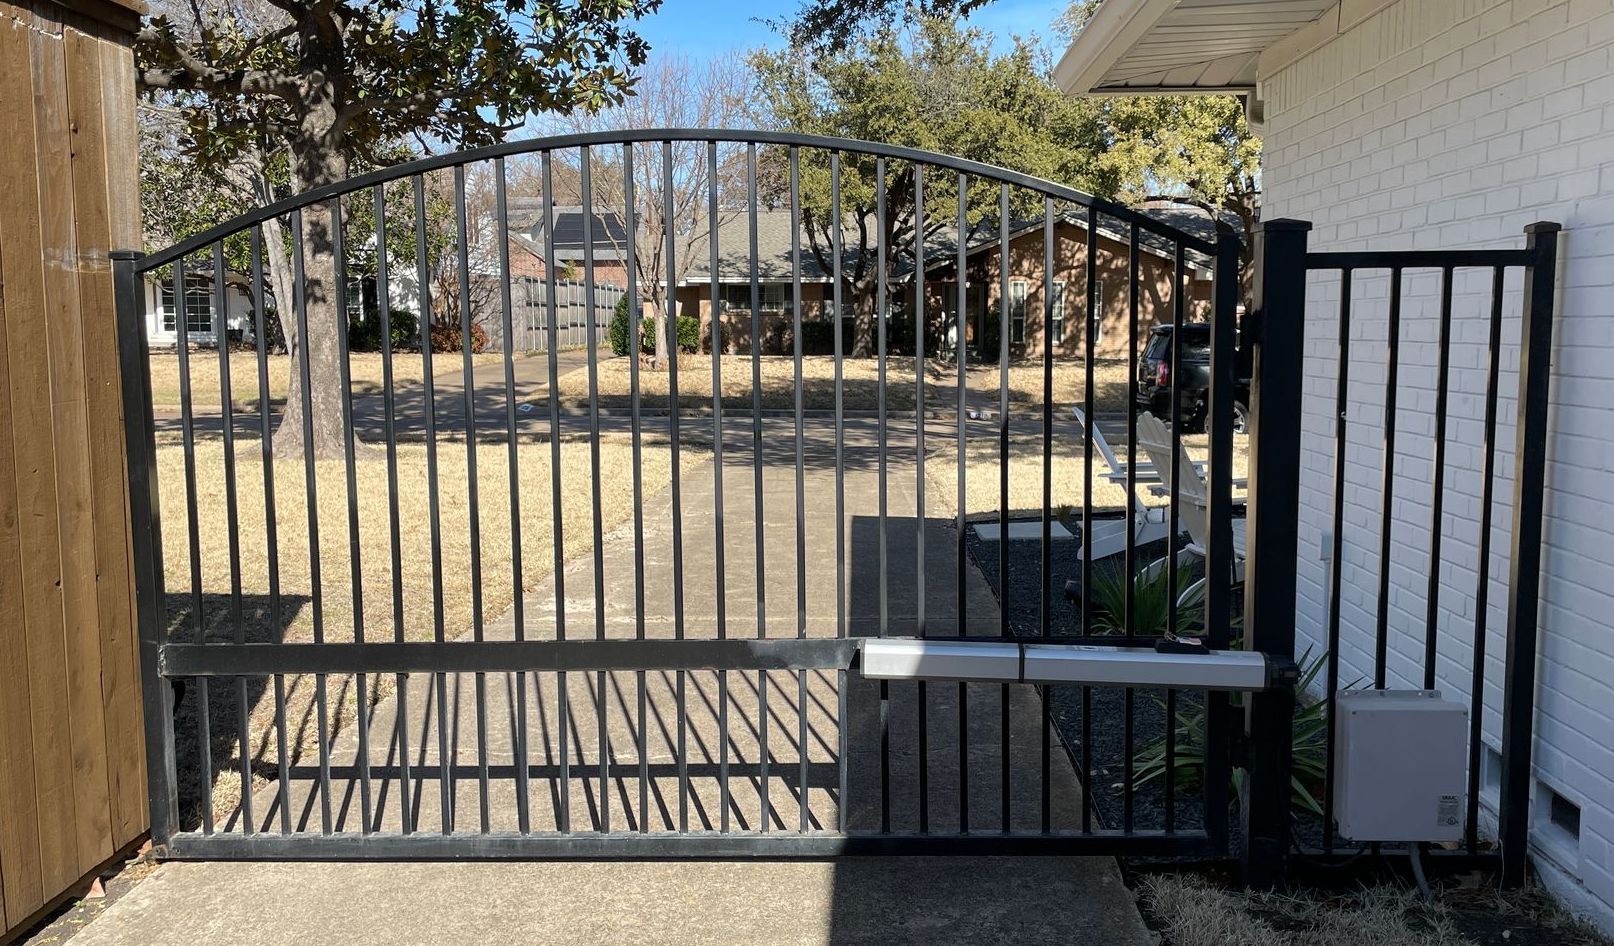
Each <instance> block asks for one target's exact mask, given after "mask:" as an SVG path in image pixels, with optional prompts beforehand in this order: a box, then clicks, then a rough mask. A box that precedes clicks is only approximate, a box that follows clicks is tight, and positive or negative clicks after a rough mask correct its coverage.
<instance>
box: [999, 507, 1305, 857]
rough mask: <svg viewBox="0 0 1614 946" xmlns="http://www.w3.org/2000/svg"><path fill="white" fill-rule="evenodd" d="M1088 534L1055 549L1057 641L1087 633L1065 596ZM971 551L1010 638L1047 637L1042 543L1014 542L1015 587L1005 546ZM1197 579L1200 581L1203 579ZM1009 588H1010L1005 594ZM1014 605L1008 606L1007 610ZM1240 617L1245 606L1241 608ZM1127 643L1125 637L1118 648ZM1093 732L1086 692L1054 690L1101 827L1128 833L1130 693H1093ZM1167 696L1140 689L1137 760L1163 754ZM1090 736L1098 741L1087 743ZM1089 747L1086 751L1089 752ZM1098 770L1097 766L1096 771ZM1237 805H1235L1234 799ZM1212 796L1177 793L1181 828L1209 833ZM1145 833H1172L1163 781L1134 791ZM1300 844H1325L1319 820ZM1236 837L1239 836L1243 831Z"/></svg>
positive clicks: (1187, 706) (1160, 549)
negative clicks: (1004, 576)
mask: <svg viewBox="0 0 1614 946" xmlns="http://www.w3.org/2000/svg"><path fill="white" fill-rule="evenodd" d="M1079 529H1080V527H1079V526H1077V527H1076V529H1074V530H1073V531H1075V532H1076V538H1075V539H1069V540H1064V541H1060V542H1056V543H1054V546H1053V553H1052V554H1051V555H1050V560H1051V561H1050V574H1049V583H1048V588H1049V594H1050V597H1051V605H1052V607H1051V608H1050V620H1049V626H1050V629H1051V631H1052V633H1054V634H1080V633H1081V632H1082V630H1081V605H1080V602H1079V601H1077V600H1070V599H1068V598H1067V597H1066V595H1065V591H1064V589H1065V583H1066V582H1067V581H1071V580H1074V581H1078V582H1079V581H1080V579H1081V565H1080V562H1078V561H1077V560H1076V557H1075V555H1074V554H1073V553H1074V551H1075V550H1076V548H1077V547H1078V545H1079V543H1080V531H1079ZM968 548H969V552H970V555H971V556H972V557H973V559H974V561H975V564H976V567H977V568H979V569H980V572H981V574H982V576H983V577H984V578H985V579H986V581H987V583H988V584H989V585H990V586H991V587H992V590H993V592H994V593H995V594H996V595H997V597H998V601H999V602H1000V604H1002V605H1003V608H1004V633H1005V634H1009V635H1013V636H1016V637H1037V636H1039V635H1041V634H1042V595H1043V578H1042V544H1041V543H1040V542H1037V541H1029V540H1016V541H1011V542H1010V543H1009V555H1008V581H1007V583H1004V582H1000V581H999V574H998V573H999V561H998V559H999V552H998V543H996V542H983V541H982V540H981V539H979V538H978V537H977V536H976V535H975V533H974V531H973V530H971V532H970V535H969V537H968ZM1167 549H1168V544H1167V542H1166V541H1165V540H1163V539H1162V540H1160V541H1157V542H1151V543H1148V544H1146V545H1141V546H1138V547H1137V548H1136V550H1135V553H1134V562H1135V564H1136V566H1137V567H1138V568H1142V567H1144V566H1146V565H1147V564H1148V563H1150V562H1153V561H1155V560H1157V559H1159V558H1160V557H1162V556H1163V555H1165V554H1166V552H1167ZM1121 567H1123V557H1121V556H1116V557H1115V558H1113V559H1107V560H1104V561H1101V562H1095V563H1094V566H1093V568H1094V571H1095V572H1097V571H1098V570H1099V569H1117V568H1121ZM1196 577H1197V576H1196ZM1005 584H1006V587H1005ZM1004 602H1006V604H1003V603H1004ZM1233 606H1234V609H1235V613H1236V612H1237V610H1238V609H1239V608H1240V607H1241V603H1240V602H1239V601H1237V600H1235V601H1234V602H1233ZM1123 642H1124V638H1121V637H1117V638H1116V643H1118V644H1119V643H1123ZM1088 694H1089V699H1090V700H1091V707H1092V725H1091V728H1090V730H1087V729H1085V728H1084V725H1083V714H1082V700H1083V688H1082V687H1064V686H1055V687H1049V688H1047V700H1048V709H1049V713H1050V715H1051V717H1052V718H1053V720H1054V728H1055V731H1056V732H1057V733H1058V734H1059V736H1060V738H1061V740H1062V741H1063V742H1064V744H1065V747H1066V749H1067V750H1068V751H1069V752H1070V754H1071V758H1072V759H1073V760H1074V761H1075V763H1076V766H1077V769H1078V771H1079V772H1081V775H1082V780H1083V783H1084V785H1085V787H1086V788H1087V791H1088V794H1089V797H1090V798H1091V799H1092V804H1093V806H1094V808H1093V810H1094V813H1095V817H1096V819H1097V821H1098V823H1100V824H1102V825H1103V826H1105V827H1111V828H1120V827H1123V826H1124V825H1125V824H1126V814H1127V811H1126V808H1127V801H1126V798H1127V793H1126V758H1127V741H1128V740H1127V727H1126V707H1127V703H1128V695H1127V692H1126V691H1125V690H1120V689H1113V688H1099V687H1095V688H1090V689H1089V691H1088ZM1166 700H1167V694H1166V691H1165V690H1156V689H1134V690H1133V691H1132V692H1131V699H1130V702H1131V707H1132V727H1131V729H1132V738H1131V744H1132V748H1133V758H1134V759H1141V758H1142V757H1143V755H1144V754H1145V753H1146V752H1147V751H1148V749H1149V748H1150V747H1151V746H1155V747H1158V746H1159V745H1160V744H1161V741H1162V739H1163V738H1164V735H1165V731H1166V711H1165V710H1166ZM1176 700H1177V709H1178V713H1179V714H1192V713H1194V712H1195V711H1197V710H1198V709H1199V706H1200V703H1201V701H1202V700H1203V694H1202V693H1200V692H1199V691H1190V690H1180V691H1178V692H1177V696H1176ZM1084 736H1090V738H1089V739H1084ZM1084 746H1085V747H1086V750H1085V752H1084ZM1088 763H1090V764H1088ZM1229 794H1230V800H1231V792H1230V793H1229ZM1204 812H1205V805H1204V795H1203V794H1202V792H1201V788H1200V786H1199V785H1198V784H1189V785H1178V786H1175V803H1174V805H1173V827H1174V828H1177V829H1182V830H1193V829H1197V828H1201V827H1203V826H1204V821H1205V819H1204ZM1131 824H1132V826H1133V827H1134V828H1137V829H1140V830H1159V829H1163V828H1165V827H1166V785H1165V780H1164V779H1163V778H1157V779H1154V780H1152V781H1149V782H1147V783H1143V784H1136V783H1135V784H1134V785H1133V790H1132V821H1131ZM1294 831H1295V839H1296V842H1297V843H1298V844H1299V845H1301V846H1302V847H1306V848H1316V847H1321V844H1322V821H1321V819H1319V818H1316V817H1313V816H1304V815H1303V816H1299V817H1297V818H1296V822H1295V828H1294ZM1235 833H1236V832H1235Z"/></svg>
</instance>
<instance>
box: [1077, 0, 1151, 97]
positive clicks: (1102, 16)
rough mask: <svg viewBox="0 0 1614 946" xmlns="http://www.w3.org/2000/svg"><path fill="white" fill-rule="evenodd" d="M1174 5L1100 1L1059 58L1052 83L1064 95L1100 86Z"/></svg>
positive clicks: (1141, 0)
mask: <svg viewBox="0 0 1614 946" xmlns="http://www.w3.org/2000/svg"><path fill="white" fill-rule="evenodd" d="M1176 5H1177V0H1104V2H1103V3H1101V4H1099V5H1098V10H1097V11H1095V12H1094V14H1093V18H1092V19H1090V20H1088V21H1087V25H1086V26H1084V27H1082V31H1081V32H1080V33H1077V34H1076V39H1075V41H1074V42H1072V43H1071V44H1070V47H1069V48H1067V49H1066V50H1065V54H1064V55H1063V56H1061V57H1060V58H1059V64H1058V65H1057V66H1055V67H1054V84H1055V85H1057V86H1059V88H1060V89H1061V90H1063V91H1064V92H1065V93H1066V94H1067V95H1088V94H1091V93H1092V92H1093V91H1094V90H1096V89H1098V88H1100V87H1102V86H1103V83H1104V76H1105V75H1107V74H1108V73H1109V71H1110V69H1111V68H1113V67H1114V66H1115V64H1116V63H1117V62H1119V61H1120V59H1121V57H1122V56H1124V55H1126V53H1127V51H1128V50H1130V49H1131V48H1132V47H1133V46H1134V45H1135V44H1136V43H1137V42H1138V40H1139V39H1141V38H1142V37H1143V36H1144V34H1146V33H1148V32H1149V30H1151V29H1153V28H1154V25H1155V24H1156V23H1159V22H1160V20H1161V19H1163V18H1164V17H1165V15H1166V14H1167V13H1170V12H1171V9H1172V7H1174V6H1176ZM1116 91H1117V92H1119V91H1121V90H1116ZM1133 94H1137V93H1133Z"/></svg>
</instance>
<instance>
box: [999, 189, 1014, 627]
mask: <svg viewBox="0 0 1614 946" xmlns="http://www.w3.org/2000/svg"><path fill="white" fill-rule="evenodd" d="M1011 226H1012V221H1011V218H1010V210H1009V185H1007V184H1002V185H999V187H998V282H999V286H998V583H999V586H1000V587H1002V588H1007V587H1008V586H1009V585H1008V582H1009V542H1008V538H1009V344H1010V342H1011V340H1012V336H1013V327H1014V313H1013V312H1011V311H1010V309H1012V308H1013V306H1014V299H1013V298H1012V297H1011V296H1010V293H1009V229H1010V227H1011ZM1004 603H1005V605H1007V603H1008V596H1007V595H1004ZM1003 611H1004V613H1003V619H1004V620H1007V619H1008V617H1009V615H1008V607H1007V606H1005V607H1004V608H1003Z"/></svg>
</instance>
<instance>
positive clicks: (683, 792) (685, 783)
mask: <svg viewBox="0 0 1614 946" xmlns="http://www.w3.org/2000/svg"><path fill="white" fill-rule="evenodd" d="M661 195H662V212H661V226H662V229H663V231H664V236H665V237H666V240H667V338H668V344H667V426H668V434H669V437H670V441H671V443H670V448H671V453H672V457H671V471H670V472H671V475H672V556H673V636H674V637H676V638H678V639H679V640H683V638H684V518H683V493H682V490H681V487H680V485H679V481H678V468H679V465H680V462H681V461H680V458H679V442H678V440H679V437H678V435H679V429H678V419H679V402H678V276H677V273H678V267H677V265H676V262H675V261H676V249H677V243H678V241H677V231H676V230H675V229H674V225H673V221H674V219H675V212H674V207H673V150H672V142H671V141H664V142H662V143H661ZM699 309H700V304H699V303H698V302H697V303H696V320H697V321H699V314H700V313H699ZM686 690H687V676H686V674H685V672H684V671H682V670H680V671H678V694H677V717H678V718H677V723H678V830H679V831H688V830H689V758H688V756H687V754H686V752H685V750H686V748H687V740H688V723H687V716H686V707H685V699H686Z"/></svg>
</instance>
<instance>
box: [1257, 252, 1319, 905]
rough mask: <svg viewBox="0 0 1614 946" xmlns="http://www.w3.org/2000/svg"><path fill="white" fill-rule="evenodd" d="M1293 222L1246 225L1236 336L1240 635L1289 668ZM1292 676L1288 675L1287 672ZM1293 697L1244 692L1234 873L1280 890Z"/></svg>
mask: <svg viewBox="0 0 1614 946" xmlns="http://www.w3.org/2000/svg"><path fill="white" fill-rule="evenodd" d="M1310 229H1311V224H1309V223H1306V222H1304V221H1301V220H1270V221H1266V222H1263V223H1261V224H1259V225H1257V227H1256V231H1255V262H1254V265H1255V298H1254V300H1253V305H1252V306H1251V311H1250V313H1249V315H1248V316H1247V318H1246V323H1245V327H1244V329H1245V331H1244V341H1245V343H1246V344H1248V345H1249V346H1250V348H1251V351H1252V356H1251V369H1250V370H1251V374H1250V382H1251V384H1250V387H1251V392H1250V434H1249V436H1250V485H1249V497H1250V498H1249V512H1248V516H1249V522H1248V529H1249V539H1248V547H1247V557H1246V559H1245V566H1244V567H1245V572H1244V574H1245V580H1244V635H1245V637H1244V640H1245V646H1246V647H1247V648H1248V649H1250V650H1255V651H1260V652H1262V653H1264V654H1267V655H1268V657H1269V658H1271V659H1273V660H1275V661H1280V662H1282V661H1287V662H1289V663H1290V664H1291V665H1292V663H1293V660H1294V655H1295V556H1296V554H1297V544H1298V540H1297V531H1298V529H1297V523H1298V520H1299V512H1300V396H1301V378H1302V369H1303V367H1304V351H1303V342H1304V339H1305V308H1306V233H1307V231H1309V230H1310ZM1289 679H1290V680H1291V681H1292V679H1293V675H1292V674H1291V675H1289ZM1294 709H1295V693H1294V690H1293V688H1292V686H1290V687H1278V688H1275V689H1272V690H1269V691H1266V692H1264V693H1252V694H1250V697H1249V702H1248V703H1247V704H1246V709H1245V735H1246V738H1247V739H1248V756H1247V759H1246V763H1245V764H1246V766H1247V771H1248V776H1249V777H1248V778H1247V779H1246V780H1245V787H1244V792H1243V797H1242V798H1241V799H1240V805H1241V807H1240V813H1241V816H1242V817H1241V821H1242V824H1243V828H1244V851H1243V875H1244V881H1245V883H1246V884H1248V885H1250V886H1252V887H1257V888H1272V887H1277V886H1280V885H1281V884H1282V883H1283V879H1284V861H1285V858H1286V856H1287V854H1288V850H1289V777H1290V768H1291V763H1292V762H1293V759H1292V757H1291V756H1292V752H1291V750H1292V745H1291V739H1292V730H1293V725H1294V722H1293V721H1294Z"/></svg>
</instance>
